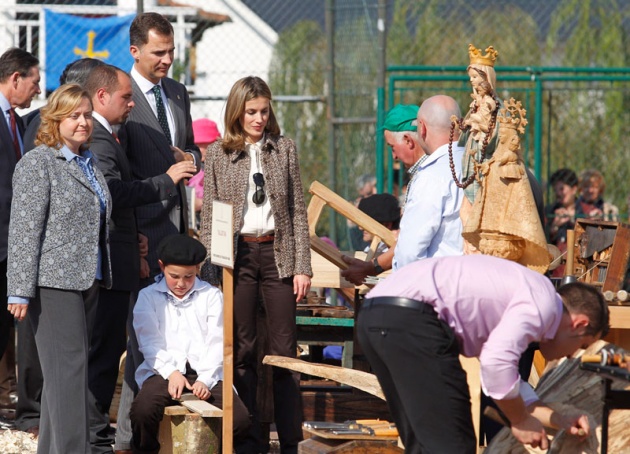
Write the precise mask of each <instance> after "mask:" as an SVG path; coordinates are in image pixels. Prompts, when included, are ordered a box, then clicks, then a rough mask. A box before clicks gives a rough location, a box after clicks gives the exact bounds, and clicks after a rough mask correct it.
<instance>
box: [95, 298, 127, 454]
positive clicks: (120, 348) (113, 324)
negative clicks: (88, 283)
mask: <svg viewBox="0 0 630 454" xmlns="http://www.w3.org/2000/svg"><path fill="white" fill-rule="evenodd" d="M129 300H130V292H126V291H120V290H107V289H105V288H100V290H99V297H98V303H97V306H96V313H95V317H94V326H93V328H92V334H91V339H90V351H89V354H88V386H89V389H90V394H91V399H90V407H89V411H90V444H91V445H92V454H97V453H101V452H103V453H107V452H111V451H112V444H113V443H114V433H113V431H112V430H111V429H110V426H109V408H110V406H111V403H112V398H113V397H114V391H115V390H116V379H117V378H118V369H119V362H120V356H121V355H122V353H123V352H124V351H125V349H126V347H127V326H126V324H127V313H128V311H129Z"/></svg>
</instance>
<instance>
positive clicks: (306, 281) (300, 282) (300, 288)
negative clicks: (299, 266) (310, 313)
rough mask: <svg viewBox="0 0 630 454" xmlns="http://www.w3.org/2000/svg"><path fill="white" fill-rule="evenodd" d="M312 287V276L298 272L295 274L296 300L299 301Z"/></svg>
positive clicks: (294, 289) (294, 290) (294, 288)
mask: <svg viewBox="0 0 630 454" xmlns="http://www.w3.org/2000/svg"><path fill="white" fill-rule="evenodd" d="M310 288H311V278H310V277H308V276H307V275H306V274H296V275H295V276H293V294H294V295H296V296H295V302H296V303H299V302H300V301H302V298H304V297H305V296H306V294H307V293H308V291H309V290H310Z"/></svg>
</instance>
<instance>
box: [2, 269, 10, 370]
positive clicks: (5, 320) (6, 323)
mask: <svg viewBox="0 0 630 454" xmlns="http://www.w3.org/2000/svg"><path fill="white" fill-rule="evenodd" d="M7 296H8V295H7V259H4V260H2V261H0V298H2V302H1V303H0V358H2V355H3V354H4V351H5V350H6V349H7V344H8V343H9V333H10V331H11V328H12V327H13V315H11V313H10V312H9V311H8V310H7Z"/></svg>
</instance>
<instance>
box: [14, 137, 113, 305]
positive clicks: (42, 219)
mask: <svg viewBox="0 0 630 454" xmlns="http://www.w3.org/2000/svg"><path fill="white" fill-rule="evenodd" d="M94 172H95V174H96V177H97V179H98V182H99V184H100V185H101V187H102V188H103V191H105V194H106V195H107V198H108V201H107V216H106V220H105V224H104V227H103V228H102V230H103V231H101V228H100V205H99V199H98V196H97V195H96V192H95V191H94V189H92V186H91V185H90V182H89V181H88V179H87V177H86V176H85V174H84V173H83V171H82V170H81V168H80V167H79V166H78V164H77V163H76V162H75V161H74V160H73V161H67V160H66V158H65V157H64V156H63V153H62V152H61V150H56V149H54V148H50V147H47V146H45V145H40V146H38V147H37V148H35V149H34V150H32V151H30V152H28V153H27V154H25V155H24V157H23V158H22V159H21V160H20V162H18V163H17V166H16V167H15V173H14V174H13V194H14V197H13V204H12V206H11V222H10V224H9V257H8V272H7V280H8V295H10V296H20V297H24V298H33V297H35V293H36V288H37V287H52V288H57V289H62V290H79V291H83V290H86V289H88V288H90V287H91V286H92V284H93V283H94V277H95V276H96V266H97V256H98V247H99V241H100V242H101V246H103V247H102V248H101V250H102V253H103V257H102V262H103V267H102V270H103V285H105V286H106V287H107V288H109V287H111V281H112V279H111V265H110V258H109V236H108V229H107V222H108V220H109V217H110V215H111V206H112V202H111V197H110V196H109V191H108V190H107V182H106V181H105V177H104V176H103V174H102V173H101V172H100V170H98V168H96V166H94Z"/></svg>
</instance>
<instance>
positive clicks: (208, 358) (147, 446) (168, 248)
mask: <svg viewBox="0 0 630 454" xmlns="http://www.w3.org/2000/svg"><path fill="white" fill-rule="evenodd" d="M157 252H158V262H159V264H160V268H161V270H162V274H161V275H159V276H157V277H156V282H155V283H154V284H152V285H150V286H149V287H146V288H144V289H143V290H142V291H141V292H140V294H139V296H138V301H137V303H136V306H135V308H134V311H133V327H134V330H135V332H136V336H137V338H138V345H139V347H140V351H141V352H142V354H143V355H144V362H143V363H142V364H141V365H140V367H138V369H137V371H136V381H137V382H138V386H139V387H140V391H139V392H138V395H137V397H136V398H135V400H134V402H133V404H132V406H131V412H130V417H131V427H132V430H133V442H132V443H133V452H143V453H144V452H155V453H157V452H158V451H159V449H160V443H159V441H158V429H159V425H160V421H161V420H162V415H163V414H164V407H166V406H168V405H176V402H174V401H173V400H174V399H178V398H179V397H181V395H182V392H184V391H185V390H189V391H191V392H192V393H193V394H194V395H195V396H197V397H198V398H199V399H201V400H206V401H208V402H210V403H211V404H213V405H215V406H217V407H219V408H221V407H222V403H223V396H222V389H223V383H222V379H223V297H222V294H221V291H220V290H219V289H218V288H217V287H215V286H213V285H211V284H209V283H207V282H204V281H202V280H201V279H199V278H198V277H197V273H198V272H199V266H200V263H201V262H202V261H203V260H204V259H205V257H206V248H205V247H204V246H203V245H202V244H201V243H200V242H199V241H197V240H195V239H194V238H191V237H189V236H187V235H171V236H168V237H166V238H164V239H163V240H162V242H161V243H160V244H159V246H158V249H157ZM249 425H250V420H249V414H248V412H247V409H246V407H245V405H244V404H243V402H242V401H241V400H240V399H239V397H238V396H237V395H236V393H234V446H235V450H236V452H237V453H238V452H240V451H239V444H240V441H241V440H242V437H243V435H245V434H247V433H248V428H249Z"/></svg>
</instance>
